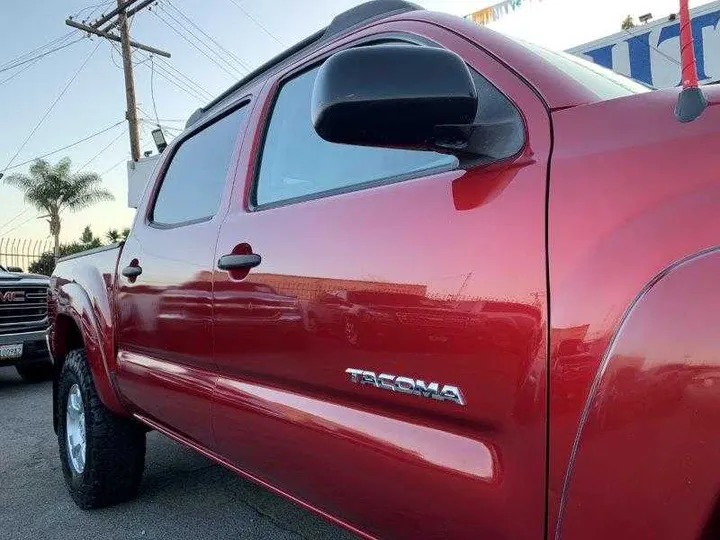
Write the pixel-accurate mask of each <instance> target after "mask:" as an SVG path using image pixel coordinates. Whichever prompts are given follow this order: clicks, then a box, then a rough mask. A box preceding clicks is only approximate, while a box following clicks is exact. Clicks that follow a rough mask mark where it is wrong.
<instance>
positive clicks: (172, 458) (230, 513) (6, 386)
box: [0, 368, 353, 540]
mask: <svg viewBox="0 0 720 540" xmlns="http://www.w3.org/2000/svg"><path fill="white" fill-rule="evenodd" d="M50 396H51V386H50V383H43V384H35V385H28V384H24V383H22V382H21V381H20V379H19V377H17V376H16V375H15V370H14V369H8V368H0V539H3V540H4V539H13V540H15V539H26V538H27V539H32V540H42V539H46V538H47V539H53V540H61V539H65V538H72V539H74V540H81V539H85V538H87V539H93V540H95V539H103V540H115V539H123V540H126V539H134V538H140V539H156V538H157V539H160V538H162V539H173V540H174V539H185V538H188V539H193V540H202V539H205V538H207V539H213V540H222V539H226V538H227V539H230V538H232V539H233V540H237V539H245V538H248V539H252V538H257V539H282V540H286V539H287V540H291V539H298V538H304V539H313V540H315V539H320V540H324V539H336V538H337V539H343V540H348V539H350V538H353V537H352V536H351V535H350V534H348V533H346V532H344V531H342V530H340V529H338V528H336V527H335V526H333V525H330V524H329V523H327V522H325V521H323V520H322V519H321V518H318V517H316V516H315V515H313V514H311V513H309V512H308V511H306V510H304V509H302V508H300V507H298V506H296V505H295V504H293V503H291V502H288V501H286V500H285V499H282V498H280V497H277V496H275V495H273V494H271V493H269V492H268V491H266V490H264V489H262V488H260V487H258V486H256V485H255V484H253V483H250V482H248V481H245V480H243V479H241V478H239V477H238V476H236V475H235V474H233V473H231V472H229V471H227V470H225V469H224V468H222V467H220V466H218V465H214V464H212V463H211V462H210V461H208V460H207V459H205V458H203V457H201V456H198V455H196V454H195V453H193V452H190V451H189V450H186V449H185V448H183V447H181V446H179V445H177V444H176V443H174V442H173V441H170V440H168V439H166V438H165V437H163V436H161V435H159V434H157V433H151V434H149V436H148V453H147V465H146V469H145V476H144V479H143V483H142V487H141V488H140V494H139V496H138V498H137V499H136V500H135V501H133V502H130V503H127V504H124V505H120V506H116V507H113V508H107V509H103V510H95V511H92V512H84V511H82V510H80V509H78V508H77V507H76V506H75V505H74V503H73V502H72V500H71V499H70V496H69V495H68V494H67V492H66V490H65V485H64V483H63V478H62V472H61V470H60V461H59V457H58V455H57V441H56V438H55V434H54V433H53V430H52V423H51V418H50V417H51V408H52V405H51V402H50V399H51V397H50Z"/></svg>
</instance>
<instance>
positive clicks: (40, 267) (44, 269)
mask: <svg viewBox="0 0 720 540" xmlns="http://www.w3.org/2000/svg"><path fill="white" fill-rule="evenodd" d="M106 237H107V233H106ZM111 243H112V242H111ZM102 245H103V242H102V240H101V239H100V238H98V237H97V236H95V234H94V233H93V232H92V229H91V228H90V226H89V225H88V226H87V227H85V229H84V230H83V232H82V234H81V235H80V240H79V241H76V242H72V243H70V244H60V246H58V258H62V257H67V256H68V255H74V254H76V253H81V252H83V251H87V250H88V249H94V248H98V247H101V246H102ZM28 270H29V271H30V272H32V273H34V274H43V275H46V276H49V275H51V274H52V273H53V270H55V255H54V254H53V253H51V252H49V251H48V252H46V253H43V254H42V255H41V256H40V258H39V259H38V260H37V261H35V262H34V263H32V264H30V268H29V269H28Z"/></svg>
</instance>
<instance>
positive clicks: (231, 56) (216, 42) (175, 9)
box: [160, 0, 250, 72]
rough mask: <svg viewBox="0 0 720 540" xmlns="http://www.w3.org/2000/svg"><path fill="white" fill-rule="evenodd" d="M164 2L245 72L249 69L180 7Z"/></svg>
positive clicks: (167, 1)
mask: <svg viewBox="0 0 720 540" xmlns="http://www.w3.org/2000/svg"><path fill="white" fill-rule="evenodd" d="M165 3H166V4H167V5H168V7H170V8H172V9H173V11H175V12H177V14H178V15H180V17H182V18H183V19H185V20H186V21H187V22H188V23H190V24H191V25H192V26H193V27H194V28H196V29H197V30H198V31H199V32H200V33H201V34H202V35H204V36H205V37H206V38H208V39H209V40H210V41H212V42H213V43H214V44H215V46H217V48H218V49H220V50H221V51H222V52H224V53H225V54H227V55H228V56H229V57H230V58H232V59H233V60H235V62H237V63H238V64H239V65H240V66H241V67H242V68H243V69H245V71H246V72H248V71H250V67H249V66H248V65H247V64H246V63H245V62H243V61H242V60H241V59H240V58H238V57H237V56H236V55H235V54H233V53H232V52H231V51H229V50H228V49H226V48H225V47H223V46H222V45H221V44H220V43H219V42H218V41H217V40H216V39H215V38H214V37H212V36H211V35H210V34H208V33H207V32H205V30H203V29H202V28H200V27H199V26H198V25H197V24H195V22H194V21H193V20H192V19H191V18H190V17H188V16H187V15H185V13H183V12H182V11H181V10H180V8H178V7H177V6H175V5H174V4H173V3H172V2H170V0H165ZM160 7H161V9H162V6H160Z"/></svg>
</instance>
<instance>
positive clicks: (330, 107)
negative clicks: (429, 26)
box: [311, 44, 478, 149]
mask: <svg viewBox="0 0 720 540" xmlns="http://www.w3.org/2000/svg"><path fill="white" fill-rule="evenodd" d="M477 108H478V98H477V91H476V89H475V84H474V82H473V78H472V76H471V74H470V71H469V69H468V67H467V66H466V65H465V62H464V61H463V59H462V58H460V56H458V55H457V54H455V53H453V52H451V51H448V50H445V49H440V48H434V47H420V46H414V45H400V44H398V45H395V44H392V45H374V46H367V47H356V48H353V49H346V50H344V51H341V52H339V53H337V54H335V55H333V56H332V57H330V58H329V59H328V60H327V61H326V62H325V63H324V64H323V65H322V67H321V68H320V70H319V72H318V75H317V78H316V80H315V86H314V89H313V95H312V108H311V112H312V121H313V125H314V126H315V131H316V132H317V133H318V135H320V137H322V138H323V139H325V140H327V141H330V142H335V143H345V144H358V145H366V146H384V147H396V148H414V149H423V148H426V149H436V148H437V146H438V145H437V144H436V139H437V137H438V136H439V135H438V133H439V131H443V129H442V128H440V129H438V128H439V127H440V126H464V125H467V124H471V123H472V122H473V120H474V118H475V114H476V112H477ZM445 131H446V130H445ZM453 133H454V135H453V137H454V138H457V137H460V138H462V137H463V134H464V133H465V131H464V130H457V129H454V130H453ZM470 134H471V131H468V132H467V136H468V137H469V136H470ZM453 142H454V144H455V145H457V146H458V147H459V146H461V145H462V141H458V140H454V141H453Z"/></svg>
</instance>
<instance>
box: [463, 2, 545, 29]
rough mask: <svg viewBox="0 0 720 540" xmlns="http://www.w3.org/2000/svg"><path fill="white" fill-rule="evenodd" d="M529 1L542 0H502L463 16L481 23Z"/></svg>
mask: <svg viewBox="0 0 720 540" xmlns="http://www.w3.org/2000/svg"><path fill="white" fill-rule="evenodd" d="M531 1H536V2H541V1H542V0H504V1H503V2H500V3H499V4H495V5H494V6H490V7H486V8H483V9H481V10H479V11H476V12H474V13H471V14H470V15H466V16H465V18H466V19H468V20H470V21H472V22H474V23H477V24H481V25H486V24H489V23H491V22H494V21H497V20H498V19H501V18H502V17H504V16H505V15H507V14H508V13H510V12H511V11H515V10H516V9H518V8H519V7H521V6H522V5H523V4H529V3H530V2H531Z"/></svg>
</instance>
